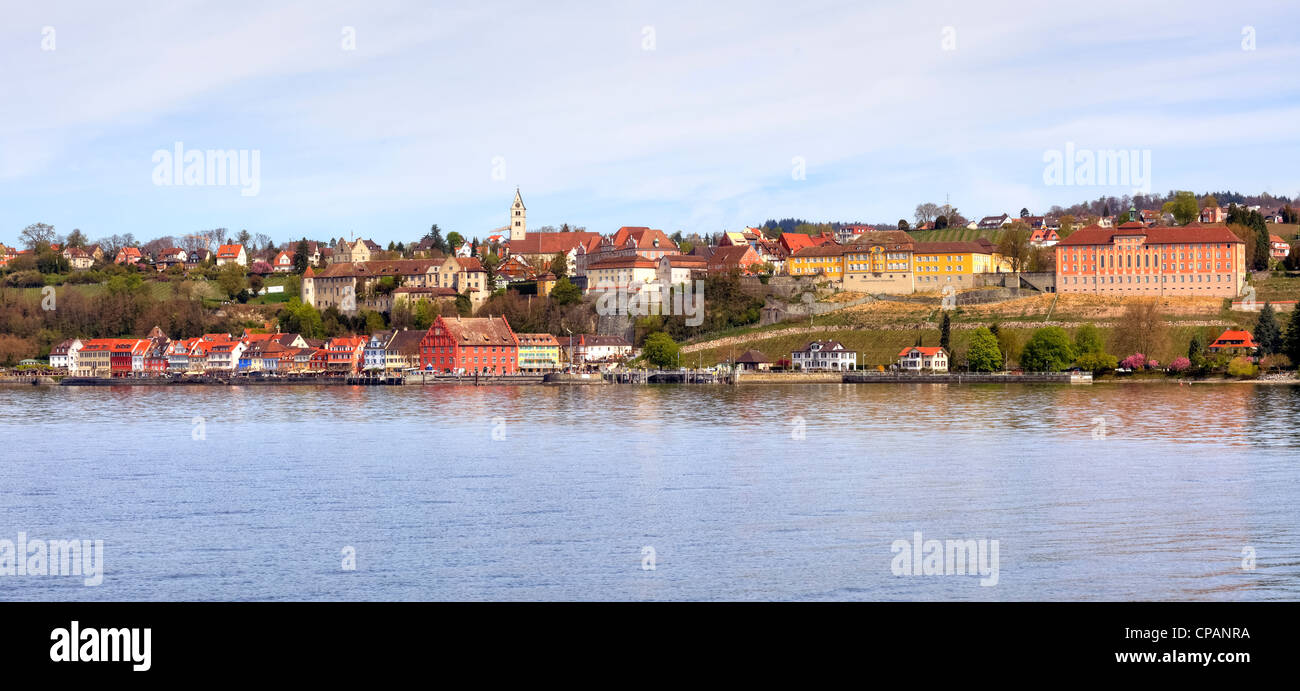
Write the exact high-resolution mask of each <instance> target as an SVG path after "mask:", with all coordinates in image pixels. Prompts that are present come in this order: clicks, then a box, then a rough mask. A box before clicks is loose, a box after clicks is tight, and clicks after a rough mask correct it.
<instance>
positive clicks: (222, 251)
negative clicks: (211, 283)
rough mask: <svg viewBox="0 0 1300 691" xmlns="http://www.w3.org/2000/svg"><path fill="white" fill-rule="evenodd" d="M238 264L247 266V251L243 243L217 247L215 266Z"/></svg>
mask: <svg viewBox="0 0 1300 691" xmlns="http://www.w3.org/2000/svg"><path fill="white" fill-rule="evenodd" d="M226 264H238V265H240V266H248V253H247V252H245V251H244V246H243V245H222V246H220V247H218V248H217V266H225V265H226Z"/></svg>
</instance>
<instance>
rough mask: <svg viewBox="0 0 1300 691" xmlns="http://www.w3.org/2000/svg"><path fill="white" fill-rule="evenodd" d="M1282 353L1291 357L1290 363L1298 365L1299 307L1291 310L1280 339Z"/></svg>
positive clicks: (1299, 361)
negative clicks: (1284, 333) (1283, 334)
mask: <svg viewBox="0 0 1300 691" xmlns="http://www.w3.org/2000/svg"><path fill="white" fill-rule="evenodd" d="M1282 354H1283V355H1286V356H1287V357H1288V358H1290V359H1291V364H1293V365H1296V366H1297V367H1300V309H1297V310H1293V311H1292V312H1291V322H1290V323H1289V324H1288V325H1287V327H1286V336H1285V337H1284V338H1283V339H1282Z"/></svg>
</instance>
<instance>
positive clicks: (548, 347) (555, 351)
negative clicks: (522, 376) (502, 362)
mask: <svg viewBox="0 0 1300 691" xmlns="http://www.w3.org/2000/svg"><path fill="white" fill-rule="evenodd" d="M515 337H516V338H518V339H519V371H520V372H527V373H530V374H545V373H547V372H554V371H556V370H558V369H560V341H559V339H557V338H556V337H554V336H552V335H551V334H515Z"/></svg>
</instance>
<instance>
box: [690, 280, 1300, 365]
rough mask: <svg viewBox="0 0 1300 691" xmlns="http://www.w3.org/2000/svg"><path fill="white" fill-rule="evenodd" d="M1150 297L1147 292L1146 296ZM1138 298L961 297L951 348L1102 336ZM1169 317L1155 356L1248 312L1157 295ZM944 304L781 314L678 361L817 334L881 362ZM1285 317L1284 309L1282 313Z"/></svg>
mask: <svg viewBox="0 0 1300 691" xmlns="http://www.w3.org/2000/svg"><path fill="white" fill-rule="evenodd" d="M1148 300H1149V298H1148ZM1141 301H1143V299H1142V298H1119V299H1116V298H1101V297H1096V296H1089V295H1053V294H1047V295H1033V296H1030V297H1024V298H1019V299H1015V300H1008V301H1006V302H1000V303H993V304H987V305H968V306H962V307H959V308H956V309H954V310H952V311H951V312H950V313H949V317H950V319H951V320H952V327H951V339H952V346H953V350H954V351H955V352H957V353H958V354H960V353H961V352H963V351H964V350H965V348H966V340H967V338H968V336H969V334H970V332H971V331H972V330H973V329H976V328H979V327H982V326H989V325H990V324H994V323H996V324H998V325H999V328H1000V330H1001V331H1002V333H1003V334H1004V335H1005V336H1004V337H1005V338H1006V339H1007V340H1008V341H1010V343H1011V344H1012V346H1013V350H1016V348H1015V346H1017V345H1023V344H1024V343H1025V342H1026V341H1027V340H1028V338H1029V336H1030V334H1031V333H1032V332H1033V331H1034V330H1035V329H1037V328H1040V327H1043V326H1049V325H1050V326H1060V327H1063V328H1065V329H1066V330H1067V331H1069V332H1070V333H1071V334H1073V333H1074V332H1075V331H1076V330H1077V329H1078V328H1079V327H1080V326H1083V325H1084V324H1092V325H1094V326H1096V327H1097V328H1098V329H1099V330H1100V331H1101V332H1102V335H1103V338H1105V339H1106V340H1107V342H1108V343H1110V342H1112V341H1113V340H1114V336H1115V331H1116V329H1115V325H1116V323H1117V322H1118V321H1119V319H1120V318H1121V316H1122V315H1123V313H1124V310H1125V309H1126V308H1127V306H1128V305H1129V304H1130V303H1132V302H1141ZM1158 304H1159V310H1160V313H1161V315H1162V317H1163V318H1164V319H1165V321H1166V322H1167V324H1168V325H1169V330H1168V336H1169V338H1168V344H1167V345H1166V346H1165V347H1163V348H1161V349H1160V350H1158V351H1157V352H1153V353H1148V355H1151V356H1153V357H1156V358H1157V359H1160V360H1162V361H1169V360H1172V359H1173V358H1174V357H1177V356H1179V355H1183V354H1186V352H1187V344H1188V342H1189V341H1190V340H1191V338H1192V335H1193V334H1194V333H1196V332H1198V331H1199V332H1201V334H1202V335H1203V336H1205V337H1206V338H1208V339H1210V340H1213V338H1215V337H1217V336H1218V335H1219V333H1221V332H1222V331H1223V330H1224V329H1226V328H1250V327H1251V326H1253V324H1254V322H1255V318H1256V317H1255V315H1254V314H1250V313H1244V312H1232V311H1229V310H1228V309H1227V304H1226V301H1225V300H1223V299H1219V298H1193V297H1172V298H1162V299H1160V300H1159V302H1158ZM942 315H943V312H942V310H940V309H939V303H938V300H937V299H935V300H928V301H924V302H919V301H918V302H894V301H879V302H871V303H867V304H863V305H857V306H854V307H849V308H846V309H843V310H839V311H836V312H832V313H829V314H826V315H822V316H819V317H817V318H815V319H814V320H813V322H812V325H811V326H810V325H809V323H808V322H807V321H798V322H786V323H783V324H773V325H768V326H765V327H758V328H754V329H748V330H741V331H738V332H732V333H729V334H727V335H725V336H723V337H721V338H711V339H703V340H701V341H698V342H692V343H688V344H685V345H684V346H683V348H682V364H683V365H687V366H696V365H699V364H702V365H704V366H708V365H712V364H716V363H719V362H726V361H727V360H729V359H730V358H732V357H735V356H738V355H740V354H741V353H743V352H744V351H746V350H749V349H751V348H753V349H757V350H760V351H762V352H763V353H764V354H765V355H767V356H768V358H770V359H772V360H773V361H776V360H779V359H782V358H789V355H790V352H791V351H793V350H796V349H798V348H801V347H803V346H804V345H805V344H806V343H808V342H809V341H811V340H816V339H833V340H838V341H840V342H841V343H843V344H844V345H845V346H846V347H848V348H850V349H853V350H857V351H858V352H859V353H860V356H859V361H860V362H861V363H862V364H863V366H868V367H874V366H885V365H888V364H890V363H892V362H894V360H895V359H896V358H897V355H898V352H899V351H900V350H901V349H903V348H905V347H907V346H911V345H915V344H916V343H917V339H918V338H919V339H920V340H921V343H922V344H923V345H938V344H939V325H940V321H941V320H942ZM1284 318H1285V317H1284Z"/></svg>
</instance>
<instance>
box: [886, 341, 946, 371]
mask: <svg viewBox="0 0 1300 691" xmlns="http://www.w3.org/2000/svg"><path fill="white" fill-rule="evenodd" d="M898 368H899V369H901V370H904V371H907V372H920V371H922V370H928V371H931V372H947V371H948V351H946V350H944V349H943V348H939V347H933V348H931V347H922V346H913V347H911V348H904V349H903V350H902V351H900V352H899V353H898Z"/></svg>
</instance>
